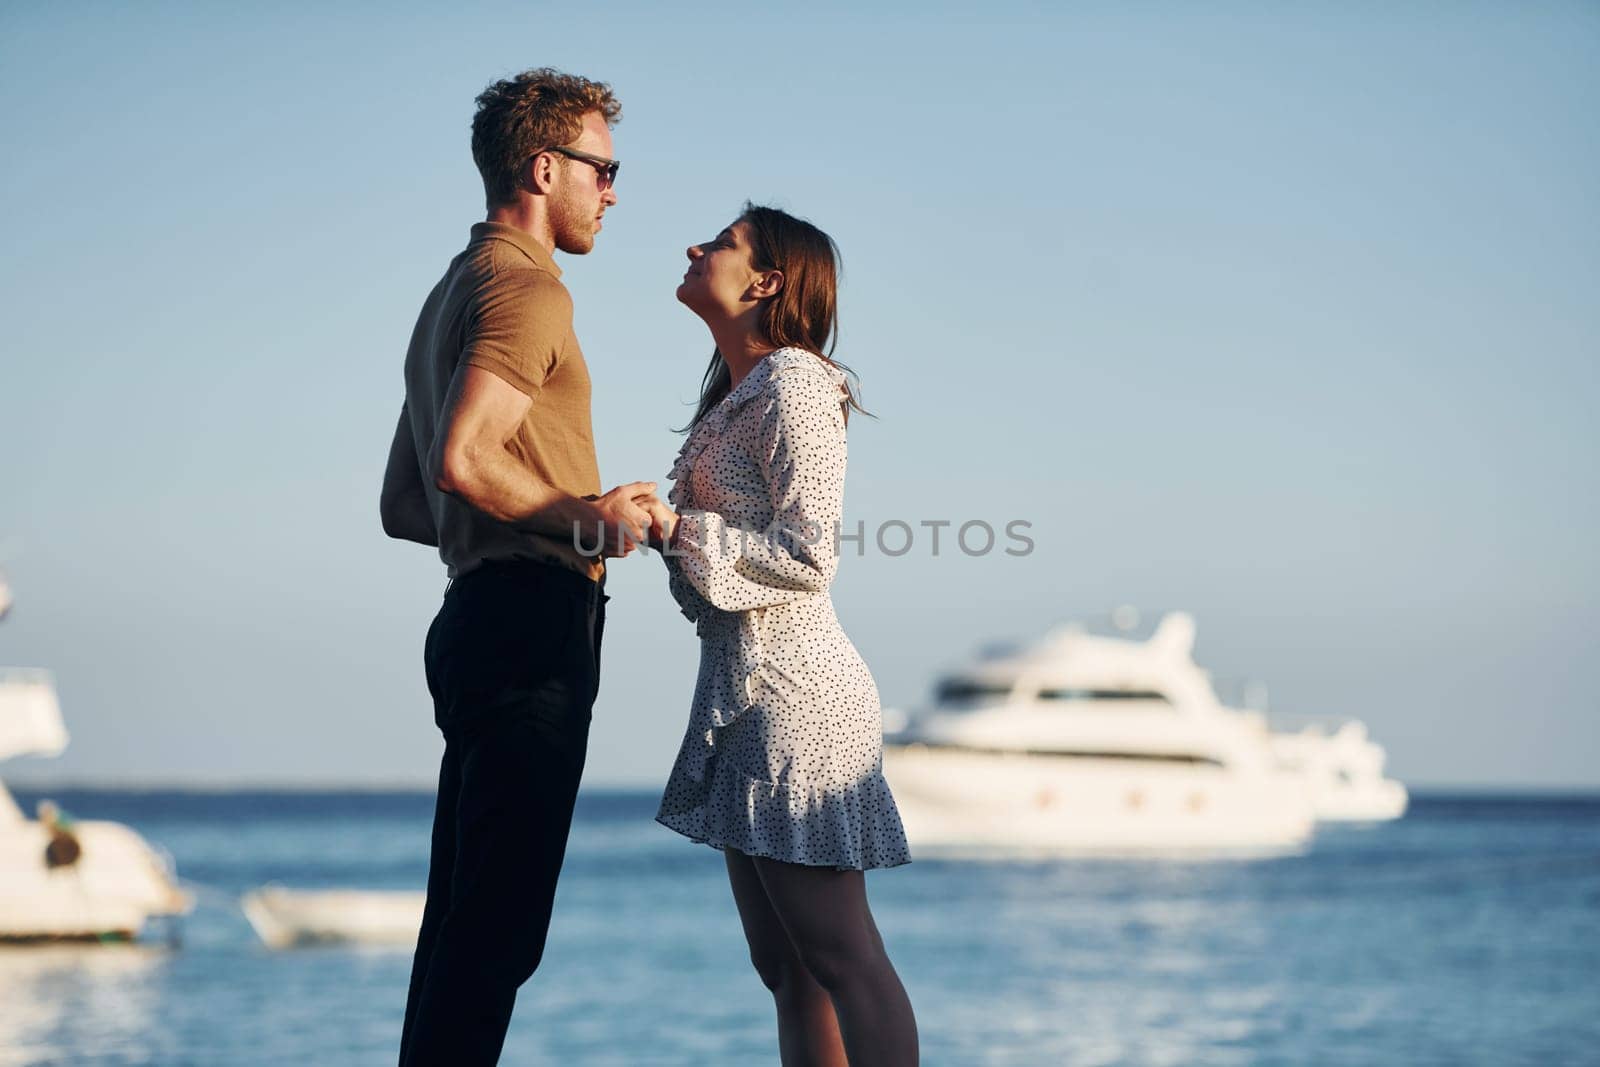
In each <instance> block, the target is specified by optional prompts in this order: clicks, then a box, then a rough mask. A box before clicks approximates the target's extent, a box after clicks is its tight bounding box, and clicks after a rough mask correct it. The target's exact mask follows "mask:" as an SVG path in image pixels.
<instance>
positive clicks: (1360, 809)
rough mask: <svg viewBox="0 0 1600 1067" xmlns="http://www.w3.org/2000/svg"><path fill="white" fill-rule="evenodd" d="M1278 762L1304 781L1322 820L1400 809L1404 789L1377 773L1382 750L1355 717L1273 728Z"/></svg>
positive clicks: (1378, 817)
mask: <svg viewBox="0 0 1600 1067" xmlns="http://www.w3.org/2000/svg"><path fill="white" fill-rule="evenodd" d="M1272 751H1273V754H1274V755H1275V756H1276V757H1277V759H1278V765H1279V766H1280V767H1282V768H1283V769H1284V770H1286V771H1289V772H1290V773H1293V774H1298V775H1300V776H1301V777H1303V778H1304V779H1305V780H1306V784H1307V786H1308V787H1309V789H1310V790H1311V804H1312V806H1313V807H1314V808H1315V809H1316V812H1317V818H1318V819H1319V820H1321V821H1323V822H1385V821H1387V820H1389V819H1398V818H1400V816H1402V815H1404V814H1405V813H1406V805H1407V803H1408V801H1409V797H1408V795H1407V793H1406V787H1405V786H1404V785H1402V784H1400V783H1399V782H1397V781H1395V780H1394V779H1392V778H1385V777H1384V776H1383V764H1384V751H1383V746H1381V745H1379V744H1378V743H1377V742H1376V741H1373V740H1372V739H1371V738H1370V737H1368V736H1367V727H1366V724H1365V723H1362V722H1359V721H1357V720H1355V719H1351V720H1347V721H1345V722H1342V723H1339V724H1338V725H1337V726H1323V725H1317V724H1312V725H1307V726H1303V727H1301V728H1300V729H1298V730H1294V731H1274V732H1273V734H1272Z"/></svg>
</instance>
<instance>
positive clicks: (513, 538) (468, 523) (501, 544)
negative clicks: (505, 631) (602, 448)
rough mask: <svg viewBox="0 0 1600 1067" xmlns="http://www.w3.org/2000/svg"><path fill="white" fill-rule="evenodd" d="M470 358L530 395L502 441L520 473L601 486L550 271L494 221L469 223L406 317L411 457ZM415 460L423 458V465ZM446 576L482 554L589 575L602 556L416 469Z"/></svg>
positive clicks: (572, 348) (579, 487)
mask: <svg viewBox="0 0 1600 1067" xmlns="http://www.w3.org/2000/svg"><path fill="white" fill-rule="evenodd" d="M462 364H468V365H470V366H474V367H481V368H483V369H484V370H486V371H489V372H490V373H491V374H494V375H496V376H497V377H499V378H501V379H502V380H504V381H505V382H507V383H509V384H510V385H512V386H513V387H515V388H516V389H518V390H520V391H522V392H523V393H526V394H527V395H528V396H529V397H530V398H531V399H532V400H533V405H532V406H531V407H530V408H529V409H528V414H527V417H526V418H524V419H523V420H522V425H521V426H519V427H517V432H516V433H515V434H514V435H513V436H512V438H511V440H509V441H508V442H506V450H507V451H508V452H510V453H511V455H512V456H513V457H514V458H515V459H516V460H517V462H518V463H520V464H522V466H524V467H526V468H527V469H528V471H529V472H530V473H532V474H533V475H535V476H536V477H538V478H539V480H540V481H543V482H546V483H548V484H550V485H552V486H554V487H556V488H557V489H560V490H562V491H563V492H566V493H571V494H572V495H573V496H589V495H593V494H598V493H599V492H600V469H599V464H598V463H597V462H596V460H595V453H594V431H593V428H592V427H591V425H590V421H589V368H588V366H587V365H586V364H585V363H584V361H583V352H582V350H581V349H579V347H578V338H577V337H576V336H575V335H574V334H573V332H572V297H571V296H570V295H568V293H567V288H566V286H564V285H562V284H561V269H560V268H559V267H557V266H556V264H555V261H554V260H553V259H552V258H551V257H550V253H549V252H547V251H545V250H544V248H542V247H541V246H540V245H539V244H538V242H536V241H535V240H534V239H533V238H532V237H530V236H529V235H528V234H526V233H523V232H522V231H521V230H518V229H515V228H513V227H511V226H505V225H502V224H500V223H495V222H480V223H478V224H477V225H476V226H474V227H472V240H471V242H470V243H469V244H468V245H467V248H466V251H464V252H462V253H461V254H460V255H458V256H456V258H455V259H454V260H452V261H451V263H450V268H449V269H448V270H446V271H445V274H444V277H443V278H441V279H440V280H439V284H438V285H435V286H434V287H433V292H431V293H429V294H428V299H427V302H426V303H424V304H423V305H422V314H420V315H419V316H417V326H416V329H415V330H414V331H413V332H412V334H411V347H410V350H409V351H407V353H406V408H407V410H408V411H409V413H410V418H411V432H412V436H413V438H414V439H415V442H416V446H417V455H418V456H419V457H423V458H424V459H425V458H426V457H427V456H428V454H429V453H430V452H431V451H432V449H433V442H434V438H435V436H436V435H437V434H438V432H439V424H440V422H441V420H442V418H443V414H444V412H443V408H444V400H445V395H446V394H447V393H448V392H449V389H450V380H451V379H452V378H453V377H454V376H455V373H456V371H457V369H458V368H459V367H460V366H461V365H462ZM422 467H423V469H424V470H426V469H427V466H426V463H423V464H422ZM423 489H424V491H425V492H426V493H427V495H428V507H429V509H430V510H431V511H432V512H433V521H434V525H435V527H436V528H437V529H438V532H439V558H440V559H442V560H444V562H445V566H446V567H447V568H448V573H449V575H450V577H452V578H455V577H458V576H460V575H462V574H465V573H466V572H468V571H470V570H472V569H473V568H474V567H476V566H478V564H480V563H482V562H483V561H484V560H490V559H535V560H542V561H544V562H546V563H555V564H558V565H560V566H563V567H567V568H569V569H571V570H575V571H577V572H578V573H580V574H583V575H585V576H586V577H588V578H590V579H593V580H599V578H600V575H601V574H602V573H603V571H604V565H603V564H602V563H601V561H600V559H599V558H598V557H591V556H584V555H583V554H582V553H580V552H579V551H578V550H577V549H576V548H575V547H574V546H573V541H572V533H571V531H570V530H568V531H562V532H559V533H558V532H556V531H551V532H550V533H548V534H545V533H530V532H527V531H524V530H518V529H515V528H513V527H511V526H508V525H506V524H505V523H502V522H499V521H497V520H495V519H492V518H490V517H489V516H487V515H485V514H483V513H482V512H481V511H478V510H477V509H475V508H473V507H471V506H470V505H468V504H467V503H465V502H464V501H462V500H459V499H457V498H456V497H453V496H450V495H449V494H447V493H443V492H441V491H440V490H439V489H438V488H437V487H436V486H434V485H433V484H432V481H431V479H426V478H425V479H423Z"/></svg>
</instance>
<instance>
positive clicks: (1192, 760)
mask: <svg viewBox="0 0 1600 1067" xmlns="http://www.w3.org/2000/svg"><path fill="white" fill-rule="evenodd" d="M1193 648H1194V620H1193V619H1192V618H1191V617H1190V616H1188V615H1187V614H1183V613H1181V612H1179V613H1173V614H1169V615H1167V616H1165V617H1164V618H1163V619H1162V620H1161V622H1160V624H1159V625H1158V626H1157V628H1156V630H1155V632H1154V634H1153V635H1152V636H1151V637H1150V638H1149V639H1148V640H1146V641H1139V640H1135V639H1132V638H1129V637H1125V636H1109V635H1103V634H1094V633H1090V632H1088V631H1087V630H1086V629H1085V628H1084V627H1082V626H1068V627H1064V628H1062V629H1059V630H1056V631H1054V632H1053V633H1051V634H1049V635H1047V636H1046V637H1045V638H1044V639H1043V640H1042V641H1039V642H1037V643H1035V644H1032V645H1030V646H1027V647H1024V648H1021V649H1017V650H1001V651H997V652H994V653H991V654H989V655H986V656H982V657H980V658H979V659H978V660H977V661H975V662H973V663H971V664H969V665H967V666H965V667H963V668H961V669H959V670H957V671H954V672H952V673H950V674H948V675H946V676H945V677H943V678H942V679H940V680H939V683H938V686H937V692H936V696H935V701H934V703H933V705H932V706H931V707H929V708H925V709H922V710H920V711H917V712H914V713H912V714H910V715H900V714H897V713H895V712H893V711H886V712H885V716H884V718H885V724H886V736H885V749H884V774H885V776H886V777H887V778H888V780H889V783H890V786H891V787H892V788H893V790H894V794H895V799H896V801H897V802H898V804H899V806H900V813H901V817H902V818H903V820H904V821H905V825H906V832H907V836H908V837H909V838H910V840H911V844H912V847H913V849H914V850H921V851H924V852H928V851H933V852H941V851H955V852H973V851H978V852H993V851H1002V852H1015V851H1023V852H1045V853H1066V854H1070V853H1081V852H1090V853H1107V852H1109V853H1151V852H1189V853H1192V852H1197V851H1199V852H1219V851H1220V852H1236V851H1246V852H1253V851H1263V850H1265V851H1279V850H1285V849H1293V848H1296V847H1299V846H1301V845H1302V844H1303V843H1304V842H1306V841H1307V840H1308V839H1309V837H1310V836H1311V833H1312V830H1313V826H1314V823H1315V822H1316V820H1318V819H1321V818H1348V817H1351V815H1352V813H1355V812H1361V813H1363V815H1362V817H1365V818H1377V817H1392V815H1394V814H1398V811H1397V810H1396V809H1395V805H1394V791H1395V790H1397V789H1398V790H1399V793H1400V797H1401V801H1400V810H1403V808H1404V800H1403V797H1404V788H1403V787H1401V786H1399V784H1398V783H1392V782H1386V781H1385V780H1383V779H1382V773H1381V772H1382V762H1383V760H1382V750H1381V749H1380V748H1378V747H1377V746H1376V745H1374V744H1372V743H1371V742H1370V741H1368V740H1367V739H1366V736H1365V730H1364V728H1363V727H1360V726H1359V724H1357V725H1356V726H1355V727H1349V728H1346V729H1345V730H1344V731H1343V732H1339V733H1333V734H1327V733H1318V732H1314V731H1313V732H1309V733H1306V732H1302V733H1297V734H1288V735H1274V734H1272V733H1270V731H1269V730H1268V727H1267V722H1266V719H1265V717H1264V716H1263V715H1261V714H1260V713H1258V712H1252V711H1242V710H1238V709H1234V708H1228V707H1225V706H1224V705H1223V704H1222V703H1221V701H1219V700H1218V699H1217V695H1216V691H1215V689H1214V688H1213V686H1212V684H1211V680H1210V676H1209V675H1208V674H1207V672H1206V671H1204V670H1203V669H1201V668H1200V667H1199V666H1198V665H1197V664H1196V663H1195V662H1194V659H1193ZM1374 775H1376V777H1374Z"/></svg>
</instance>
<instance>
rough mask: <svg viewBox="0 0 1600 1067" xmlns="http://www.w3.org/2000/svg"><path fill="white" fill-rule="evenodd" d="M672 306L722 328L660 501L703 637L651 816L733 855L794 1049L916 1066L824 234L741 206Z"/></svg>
mask: <svg viewBox="0 0 1600 1067" xmlns="http://www.w3.org/2000/svg"><path fill="white" fill-rule="evenodd" d="M688 254H689V269H688V271H686V272H685V274H684V276H683V284H681V285H680V286H679V287H678V299H679V300H680V301H682V302H683V303H684V304H685V305H686V306H687V307H688V308H689V309H690V310H691V311H693V312H694V313H695V314H697V315H699V316H700V317H701V318H702V319H703V320H705V323H706V326H707V327H709V328H710V330H711V336H712V339H713V340H714V341H715V342H716V351H715V352H713V353H712V356H711V366H710V367H709V368H708V369H707V371H706V376H705V382H704V387H703V390H702V392H701V396H700V404H699V408H698V410H697V411H696V412H695V417H694V421H693V422H692V423H691V424H690V430H689V437H688V440H687V441H685V442H684V445H683V450H682V451H681V452H680V453H679V454H678V461H677V463H676V465H675V466H674V467H673V469H672V473H671V474H670V475H669V477H670V478H672V479H673V481H674V483H675V484H674V485H673V488H672V491H671V493H670V494H669V495H668V499H669V500H670V501H671V502H672V504H673V506H674V507H676V508H677V509H678V510H677V511H676V512H674V511H672V510H671V509H669V508H666V507H665V506H664V505H663V506H661V507H660V508H659V509H658V510H657V512H656V514H655V516H654V520H655V523H654V525H655V528H656V532H657V534H658V535H659V536H661V537H662V538H663V539H664V542H665V547H664V551H663V556H662V558H663V559H665V560H666V561H667V566H668V571H669V585H670V587H671V589H672V594H673V596H674V597H675V598H676V599H677V601H678V604H679V606H680V607H681V608H682V609H683V613H684V614H685V615H686V616H688V617H689V619H691V620H692V621H694V623H695V624H696V631H697V633H698V634H699V636H700V674H699V679H698V681H697V683H696V685H695V695H694V709H693V713H692V716H691V719H690V722H689V730H688V733H687V735H686V736H685V738H684V742H683V748H682V750H681V751H680V752H679V754H678V760H677V763H676V765H675V766H674V767H673V770H672V777H671V780H670V781H669V782H668V784H667V789H666V795H665V796H664V797H663V798H662V801H661V810H660V812H659V813H658V814H657V815H656V818H657V819H658V820H659V821H660V822H662V823H663V824H665V825H666V826H668V827H670V828H672V829H673V830H676V831H678V832H679V833H681V834H684V835H686V836H688V837H690V838H693V839H694V840H696V841H702V842H705V843H706V844H709V845H713V846H715V847H717V848H719V849H721V850H722V851H723V855H724V857H725V859H726V862H727V866H728V880H729V882H730V883H732V886H733V897H734V901H735V903H737V905H738V907H739V917H740V919H741V921H742V922H743V924H744V931H745V937H746V938H747V939H748V940H749V942H750V956H751V960H752V961H753V962H754V963H755V967H756V971H757V972H758V973H759V974H760V976H761V980H762V981H763V982H764V983H765V984H766V986H767V988H769V989H770V990H772V994H773V997H774V999H775V1000H776V1002H777V1008H778V1046H779V1050H780V1052H781V1054H782V1058H783V1063H784V1064H786V1065H794V1064H844V1063H846V1062H847V1060H846V1057H848V1062H850V1063H856V1064H896V1065H898V1064H912V1063H915V1062H916V1061H917V1028H916V1020H915V1018H914V1017H913V1015H912V1011H911V1002H910V1000H909V999H908V998H907V997H906V993H905V989H904V987H903V986H902V985H901V984H900V979H899V976H898V975H896V974H895V970H894V967H893V965H891V964H890V962H889V957H888V956H887V955H886V954H885V952H884V948H883V940H882V939H881V938H880V937H879V936H878V930H877V927H876V925H875V924H874V923H873V921H872V913H871V911H870V910H869V909H868V907H867V895H866V883H865V880H864V878H863V872H864V871H865V870H867V869H869V868H874V867H892V866H896V865H898V864H902V863H906V862H908V861H909V860H910V858H911V857H910V855H909V853H908V852H907V849H906V840H905V832H904V831H903V830H902V829H901V826H900V815H899V812H898V811H896V809H895V805H894V798H893V797H892V796H890V794H889V787H888V785H887V784H886V783H885V782H884V780H883V774H882V765H883V763H882V761H883V739H882V726H881V717H880V711H879V706H878V691H877V688H876V686H874V685H873V681H872V675H871V674H870V673H869V672H868V671H867V667H866V664H865V663H863V662H862V661H861V657H860V656H859V655H857V654H856V650H855V648H854V646H853V645H851V643H850V639H849V638H848V637H846V636H845V634H844V631H843V630H841V629H840V628H839V621H838V619H837V617H835V615H834V613H833V604H832V602H831V601H830V600H829V598H828V585H829V583H830V582H831V581H832V580H833V574H834V570H835V568H836V566H837V562H838V561H837V542H836V540H835V538H836V536H837V534H838V530H839V522H840V513H841V508H842V505H843V498H844V472H845V421H846V417H847V415H848V411H849V409H850V408H851V407H856V408H857V410H860V408H859V406H858V405H857V404H856V402H855V397H854V396H853V394H852V393H851V392H850V389H849V387H848V385H847V384H846V379H845V375H844V374H843V373H842V372H841V371H840V370H839V368H838V366H837V365H836V364H834V363H833V361H832V360H831V359H829V358H827V357H826V356H825V355H823V353H824V352H825V351H827V350H830V349H831V347H832V343H833V340H834V337H835V327H834V295H835V288H836V274H837V265H836V250H835V248H834V244H833V241H832V240H831V239H830V238H829V237H828V235H827V234H825V233H823V232H822V231H821V230H819V229H817V228H816V227H815V226H812V225H811V224H810V223H807V222H803V221H801V220H800V219H797V218H794V217H793V216H790V215H787V214H785V213H784V212H782V211H777V210H775V209H773V208H767V207H756V206H754V205H750V204H747V205H745V210H744V213H743V214H742V215H740V216H739V218H738V220H737V221H735V222H734V223H733V224H732V225H731V226H729V227H728V228H727V229H725V230H723V231H722V232H721V233H720V234H718V235H717V237H716V240H714V241H711V242H709V243H707V244H703V245H694V246H692V247H691V248H690V249H689V250H688Z"/></svg>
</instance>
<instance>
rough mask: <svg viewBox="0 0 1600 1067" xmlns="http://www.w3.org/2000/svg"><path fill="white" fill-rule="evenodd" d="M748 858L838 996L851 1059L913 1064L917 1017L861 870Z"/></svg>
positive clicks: (822, 981)
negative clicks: (881, 931)
mask: <svg viewBox="0 0 1600 1067" xmlns="http://www.w3.org/2000/svg"><path fill="white" fill-rule="evenodd" d="M749 862H751V863H753V864H754V866H755V869H756V873H757V874H758V875H760V878H761V885H762V887H763V888H764V889H765V890H766V896H767V901H768V902H769V903H770V905H771V907H772V910H773V911H774V912H775V913H776V914H777V917H778V920H779V921H780V922H781V923H782V924H783V929H784V930H785V931H787V933H788V935H789V940H790V941H791V942H793V944H794V948H795V949H796V950H797V951H798V953H799V958H800V961H801V962H802V963H803V964H804V966H805V969H806V970H807V971H809V972H810V973H811V976H812V978H814V979H815V980H816V982H817V984H818V985H820V986H822V988H823V989H826V990H827V991H828V995H829V997H830V998H831V999H832V1000H833V1008H834V1013H835V1015H836V1017H837V1018H838V1022H839V1032H840V1036H841V1037H842V1038H843V1040H844V1047H845V1050H846V1051H847V1052H848V1054H849V1057H850V1062H851V1063H854V1064H858V1065H870V1067H911V1065H914V1064H915V1063H916V1062H917V1020H916V1016H915V1015H914V1014H913V1013H912V1011H911V999H910V998H909V997H907V996H906V990H905V987H904V986H903V985H901V984H900V976H899V975H897V974H896V973H895V970H894V965H893V964H891V963H890V962H889V956H888V953H886V952H885V951H884V948H883V938H881V937H880V936H879V935H878V927H877V925H876V924H875V923H874V922H873V921H872V912H871V910H870V909H869V908H868V907H867V882H866V879H865V878H864V877H863V876H862V872H860V871H835V870H832V869H830V868H826V867H803V866H800V865H798V864H793V863H782V862H779V861H778V860H769V859H762V858H760V857H754V858H752V859H751V860H750V861H749Z"/></svg>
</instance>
